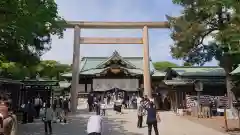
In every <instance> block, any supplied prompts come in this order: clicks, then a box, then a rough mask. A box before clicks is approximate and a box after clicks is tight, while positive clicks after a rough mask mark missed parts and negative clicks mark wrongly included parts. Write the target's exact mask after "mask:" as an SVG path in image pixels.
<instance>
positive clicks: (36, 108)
mask: <svg viewBox="0 0 240 135" xmlns="http://www.w3.org/2000/svg"><path fill="white" fill-rule="evenodd" d="M34 108H35V111H36V118H39V114H40V109H41V106H40V105H37V106H35V107H34Z"/></svg>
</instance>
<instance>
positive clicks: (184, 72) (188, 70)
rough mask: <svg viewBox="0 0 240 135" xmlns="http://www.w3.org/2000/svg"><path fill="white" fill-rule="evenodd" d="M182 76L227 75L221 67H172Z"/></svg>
mask: <svg viewBox="0 0 240 135" xmlns="http://www.w3.org/2000/svg"><path fill="white" fill-rule="evenodd" d="M170 69H172V70H173V71H175V72H176V73H177V74H179V75H180V76H225V71H224V69H223V68H220V67H174V68H170Z"/></svg>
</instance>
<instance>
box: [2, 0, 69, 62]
mask: <svg viewBox="0 0 240 135" xmlns="http://www.w3.org/2000/svg"><path fill="white" fill-rule="evenodd" d="M0 22H1V23H0V35H1V37H0V39H1V40H0V58H4V59H6V60H7V61H10V62H18V63H21V64H23V65H28V64H33V63H37V62H39V58H40V56H41V55H42V54H43V53H44V52H45V51H47V50H49V49H50V48H51V35H57V36H59V37H60V38H61V37H62V36H63V30H64V29H63V27H62V25H63V24H64V23H65V22H64V20H63V19H62V18H61V17H60V16H59V15H58V10H57V4H56V3H55V1H54V0H1V1H0ZM60 22H62V23H60Z"/></svg>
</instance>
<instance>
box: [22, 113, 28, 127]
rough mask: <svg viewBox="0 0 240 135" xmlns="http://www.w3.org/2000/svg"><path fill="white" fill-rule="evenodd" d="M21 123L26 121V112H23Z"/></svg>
mask: <svg viewBox="0 0 240 135" xmlns="http://www.w3.org/2000/svg"><path fill="white" fill-rule="evenodd" d="M22 123H23V124H26V123H27V112H23V117H22Z"/></svg>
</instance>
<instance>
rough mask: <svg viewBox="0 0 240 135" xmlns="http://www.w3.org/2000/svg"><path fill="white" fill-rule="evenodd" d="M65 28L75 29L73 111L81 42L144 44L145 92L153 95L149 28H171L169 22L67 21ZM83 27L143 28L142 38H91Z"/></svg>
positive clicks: (77, 82)
mask: <svg viewBox="0 0 240 135" xmlns="http://www.w3.org/2000/svg"><path fill="white" fill-rule="evenodd" d="M65 28H73V29H74V46H73V64H72V82H71V111H72V112H75V111H76V108H77V88H78V84H79V65H80V44H91V43H95V44H129V43H132V44H143V70H144V71H143V77H144V94H145V95H148V97H150V98H151V97H152V89H151V77H150V64H149V61H150V59H149V37H148V29H149V28H153V29H154V28H155V29H156V28H158V29H159V28H169V23H168V22H165V21H163V22H81V21H67V24H66V25H65ZM81 29H142V30H143V33H142V38H110V37H107V38H90V37H87V38H86V37H81V36H80V31H81Z"/></svg>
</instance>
